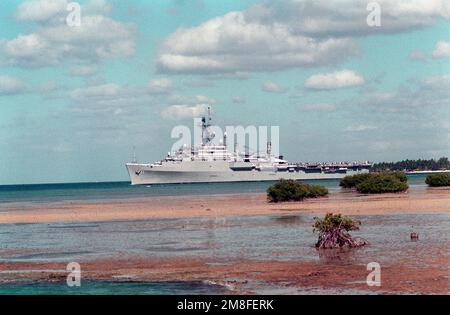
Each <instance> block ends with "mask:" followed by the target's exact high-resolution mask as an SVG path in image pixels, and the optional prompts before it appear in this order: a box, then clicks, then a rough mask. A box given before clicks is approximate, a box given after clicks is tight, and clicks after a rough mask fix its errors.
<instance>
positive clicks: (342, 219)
mask: <svg viewBox="0 0 450 315" xmlns="http://www.w3.org/2000/svg"><path fill="white" fill-rule="evenodd" d="M360 225H361V221H357V220H353V219H351V218H349V217H346V216H342V214H340V213H337V214H333V213H327V214H326V215H325V217H324V218H323V219H320V218H318V217H315V218H314V225H313V228H314V229H313V232H319V233H320V232H329V231H331V230H333V229H335V228H341V229H344V230H345V231H354V230H359V226H360Z"/></svg>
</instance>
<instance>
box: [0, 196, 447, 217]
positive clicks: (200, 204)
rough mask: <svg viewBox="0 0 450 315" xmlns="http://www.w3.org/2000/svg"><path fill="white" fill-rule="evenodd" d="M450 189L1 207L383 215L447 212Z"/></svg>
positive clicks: (6, 210) (125, 213) (109, 213)
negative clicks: (274, 199) (295, 198)
mask: <svg viewBox="0 0 450 315" xmlns="http://www.w3.org/2000/svg"><path fill="white" fill-rule="evenodd" d="M449 200H450V189H448V188H414V189H409V190H408V191H407V192H405V193H392V194H391V193H390V194H374V195H366V194H359V193H357V192H355V191H346V190H343V191H339V192H331V193H330V194H329V196H327V197H321V198H317V199H305V200H304V201H300V202H285V203H269V202H267V199H266V194H264V193H249V194H247V193H246V194H232V195H213V196H197V195H196V196H158V197H157V196H149V197H138V198H130V199H118V200H113V199H111V200H98V201H95V202H93V201H90V200H86V201H58V202H45V203H33V202H18V203H14V204H3V205H1V206H0V224H18V223H51V222H103V221H134V220H148V219H176V218H194V217H227V216H249V215H273V214H276V215H287V214H291V215H292V214H325V213H326V212H340V213H342V214H345V215H356V216H358V215H382V214H401V213H435V212H439V213H448V212H450V202H449Z"/></svg>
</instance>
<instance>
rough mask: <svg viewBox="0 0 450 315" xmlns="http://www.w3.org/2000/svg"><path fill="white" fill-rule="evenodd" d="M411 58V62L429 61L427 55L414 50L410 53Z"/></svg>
mask: <svg viewBox="0 0 450 315" xmlns="http://www.w3.org/2000/svg"><path fill="white" fill-rule="evenodd" d="M409 58H410V59H411V60H425V59H427V55H426V54H425V53H424V52H422V51H419V50H413V51H411V52H410V53H409Z"/></svg>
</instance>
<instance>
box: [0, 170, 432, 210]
mask: <svg viewBox="0 0 450 315" xmlns="http://www.w3.org/2000/svg"><path fill="white" fill-rule="evenodd" d="M425 178H426V175H423V174H414V175H408V182H409V184H410V186H425ZM304 182H305V183H310V184H317V185H323V186H325V187H327V188H328V189H329V190H330V191H338V190H340V188H339V180H335V179H321V180H306V181H304ZM271 184H273V183H271V182H239V183H208V184H205V183H199V184H170V185H151V186H150V185H149V186H131V185H130V183H129V182H108V183H73V184H72V183H71V184H37V185H8V186H0V203H8V202H21V201H31V202H51V201H66V200H107V199H126V198H136V197H138V198H139V197H145V196H181V195H222V194H225V195H226V194H246V193H259V192H264V191H266V189H267V187H269V186H270V185H271Z"/></svg>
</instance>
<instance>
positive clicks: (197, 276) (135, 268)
mask: <svg viewBox="0 0 450 315" xmlns="http://www.w3.org/2000/svg"><path fill="white" fill-rule="evenodd" d="M448 263H449V260H448V257H447V258H446V259H444V258H443V257H438V258H434V257H430V258H428V259H427V261H423V266H422V267H421V268H417V267H416V266H415V264H413V263H412V262H411V261H407V260H406V261H399V262H398V263H396V264H393V265H388V266H383V267H382V270H381V286H368V285H367V284H366V278H367V275H368V274H369V272H370V271H367V270H366V265H363V264H359V265H355V264H341V263H314V262H304V261H298V262H292V261H253V260H230V261H221V262H220V263H218V262H217V261H213V260H211V259H209V260H205V259H195V258H172V259H151V258H150V259H149V258H140V257H121V258H118V259H99V260H94V261H85V262H82V263H81V266H82V277H83V279H84V280H85V281H86V280H87V279H89V280H101V281H105V280H106V281H204V282H208V283H214V284H219V285H223V286H225V287H226V288H228V289H229V290H230V291H229V292H230V294H255V293H256V294H278V293H281V294H298V293H300V294H308V292H314V291H316V292H322V293H331V294H338V293H355V294H398V293H401V294H449V293H450V286H449V279H448ZM436 265H438V266H441V267H436ZM65 267H66V265H65V264H63V263H41V262H33V263H28V262H27V263H20V262H9V263H4V262H0V269H2V270H33V272H32V273H29V272H22V273H21V272H15V273H13V274H10V275H9V277H10V278H13V279H14V281H18V280H19V279H22V280H23V279H26V280H28V281H29V280H34V281H54V282H58V281H59V282H64V281H65V280H66V277H67V272H65V271H64V270H65ZM39 270H41V272H39ZM52 270H53V271H52ZM1 281H2V282H8V275H6V276H5V275H3V276H2V277H1Z"/></svg>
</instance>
